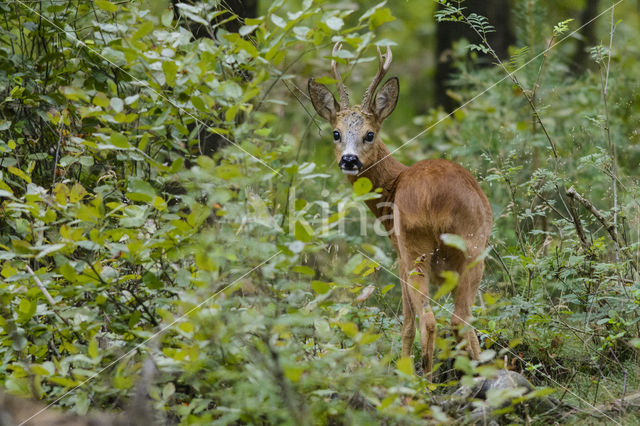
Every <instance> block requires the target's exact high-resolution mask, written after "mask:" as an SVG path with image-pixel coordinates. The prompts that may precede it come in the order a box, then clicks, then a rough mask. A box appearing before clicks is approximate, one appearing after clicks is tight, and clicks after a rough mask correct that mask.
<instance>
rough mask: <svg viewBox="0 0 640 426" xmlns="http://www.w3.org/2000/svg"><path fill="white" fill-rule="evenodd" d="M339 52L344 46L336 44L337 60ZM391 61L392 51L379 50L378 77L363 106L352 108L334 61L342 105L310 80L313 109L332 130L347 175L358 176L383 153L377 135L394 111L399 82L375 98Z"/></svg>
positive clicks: (392, 81)
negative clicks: (379, 153)
mask: <svg viewBox="0 0 640 426" xmlns="http://www.w3.org/2000/svg"><path fill="white" fill-rule="evenodd" d="M340 48H341V44H340V43H339V42H338V43H336V45H335V46H334V47H333V56H334V57H335V56H336V54H337V53H338V51H339V50H340ZM391 58H392V56H391V49H390V48H389V47H387V52H386V54H385V55H382V53H381V52H380V48H378V61H379V65H378V73H377V74H376V76H375V78H374V79H373V81H372V82H371V84H370V85H369V88H368V89H367V90H366V92H365V93H364V97H363V99H362V104H360V105H354V106H350V105H349V95H348V93H347V90H346V88H345V86H344V83H343V82H342V79H341V78H340V73H339V72H338V67H337V64H336V61H335V59H334V60H332V61H331V69H332V71H333V75H334V77H335V79H336V80H337V81H338V93H339V98H340V102H338V101H336V99H335V97H334V96H333V94H332V93H331V91H330V90H329V89H328V88H327V87H326V86H324V85H322V84H320V83H316V82H315V81H314V80H313V79H309V95H310V96H311V102H312V103H313V107H314V108H315V110H316V111H317V112H318V114H319V115H320V117H322V118H324V119H325V120H327V121H329V123H331V126H333V141H334V150H335V154H336V159H337V161H338V166H339V167H340V170H342V172H343V173H344V174H348V175H356V174H358V173H359V172H360V171H361V170H362V169H363V168H367V167H368V166H370V165H372V164H374V163H375V162H376V161H377V153H378V152H380V150H379V149H378V148H379V145H381V144H382V141H381V140H380V138H378V136H377V135H378V132H379V131H380V127H381V126H382V122H383V121H384V120H385V118H387V117H388V116H389V115H390V114H391V112H392V111H393V109H394V108H395V106H396V103H397V102H398V94H399V91H400V86H399V84H398V79H397V78H396V77H392V78H390V79H389V80H387V81H386V82H385V83H384V85H383V86H382V88H380V90H379V91H378V93H377V94H375V92H376V89H377V87H378V85H379V84H380V81H381V80H382V78H383V77H384V75H385V74H386V72H387V71H388V70H389V66H390V65H391ZM374 94H375V96H374Z"/></svg>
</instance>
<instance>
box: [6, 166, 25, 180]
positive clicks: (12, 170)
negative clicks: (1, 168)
mask: <svg viewBox="0 0 640 426" xmlns="http://www.w3.org/2000/svg"><path fill="white" fill-rule="evenodd" d="M7 170H9V172H10V173H11V174H14V175H16V176H18V177H19V178H20V179H22V180H24V181H25V182H27V183H31V177H30V176H29V175H27V174H26V173H25V172H23V171H22V170H20V169H19V168H17V167H13V166H9V167H7Z"/></svg>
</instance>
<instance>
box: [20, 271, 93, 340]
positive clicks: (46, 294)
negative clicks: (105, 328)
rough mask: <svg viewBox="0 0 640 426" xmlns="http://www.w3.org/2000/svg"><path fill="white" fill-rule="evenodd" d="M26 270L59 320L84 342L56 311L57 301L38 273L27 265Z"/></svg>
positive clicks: (66, 320) (67, 321)
mask: <svg viewBox="0 0 640 426" xmlns="http://www.w3.org/2000/svg"><path fill="white" fill-rule="evenodd" d="M26 268H27V271H28V272H29V274H31V277H32V278H33V281H34V282H35V283H36V285H37V286H38V288H39V289H40V291H41V292H42V294H43V295H44V297H45V299H47V302H49V304H50V305H51V309H52V310H53V312H54V313H55V314H56V316H57V317H58V318H60V319H61V320H62V321H63V322H64V323H65V324H66V325H67V327H69V330H70V331H71V332H72V333H73V334H74V335H75V336H76V339H78V340H79V341H81V342H84V339H83V338H82V336H80V335H79V334H78V333H77V332H76V331H75V330H74V329H73V326H72V325H71V323H70V322H69V320H68V319H66V318H65V317H63V316H62V315H60V313H59V312H58V310H57V309H56V307H57V304H56V301H55V300H53V297H51V294H50V293H49V290H47V288H46V287H45V286H44V284H42V281H40V278H38V276H37V275H36V273H35V272H33V269H31V267H30V266H29V265H26Z"/></svg>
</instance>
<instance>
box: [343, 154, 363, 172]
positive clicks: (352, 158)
mask: <svg viewBox="0 0 640 426" xmlns="http://www.w3.org/2000/svg"><path fill="white" fill-rule="evenodd" d="M338 166H339V167H340V168H341V169H342V170H360V169H361V168H362V163H361V162H360V159H359V158H358V156H357V155H353V154H346V155H343V156H342V158H341V159H340V163H338Z"/></svg>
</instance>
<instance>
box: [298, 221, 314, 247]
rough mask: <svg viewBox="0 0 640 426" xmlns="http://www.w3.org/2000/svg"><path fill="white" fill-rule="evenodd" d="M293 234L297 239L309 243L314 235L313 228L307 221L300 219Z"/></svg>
mask: <svg viewBox="0 0 640 426" xmlns="http://www.w3.org/2000/svg"><path fill="white" fill-rule="evenodd" d="M293 235H294V237H295V238H296V240H298V241H302V242H303V243H308V242H309V241H311V239H312V237H313V229H311V227H310V226H309V225H308V224H307V223H302V222H301V221H299V220H298V221H296V225H295V228H294V232H293Z"/></svg>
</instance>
